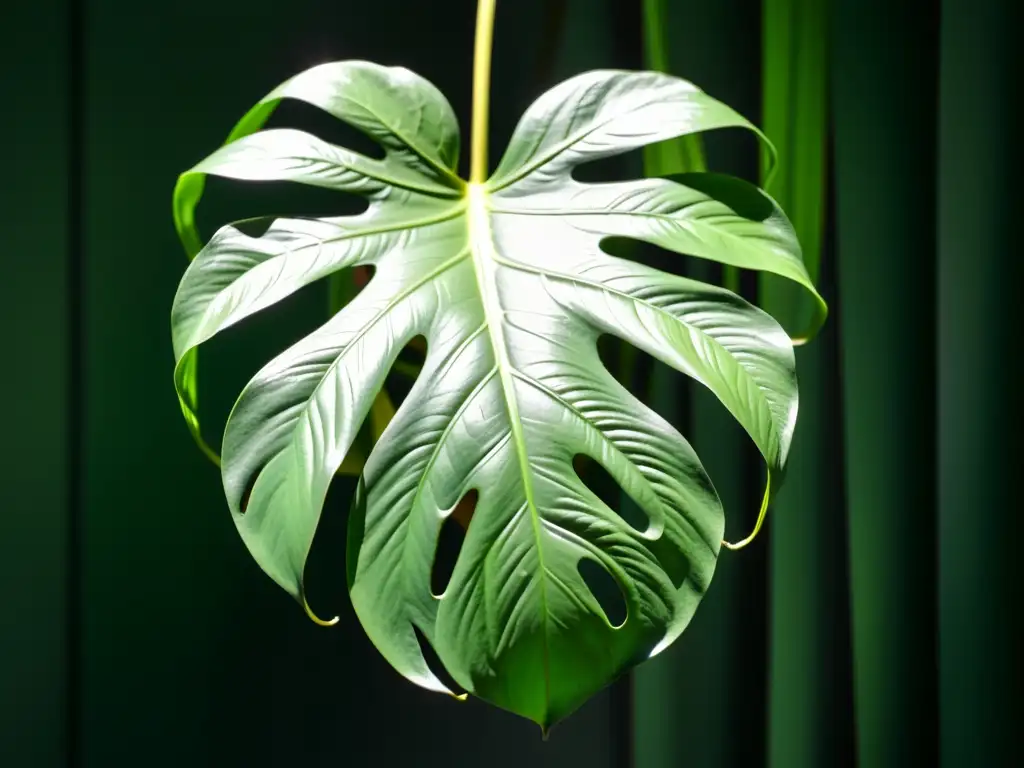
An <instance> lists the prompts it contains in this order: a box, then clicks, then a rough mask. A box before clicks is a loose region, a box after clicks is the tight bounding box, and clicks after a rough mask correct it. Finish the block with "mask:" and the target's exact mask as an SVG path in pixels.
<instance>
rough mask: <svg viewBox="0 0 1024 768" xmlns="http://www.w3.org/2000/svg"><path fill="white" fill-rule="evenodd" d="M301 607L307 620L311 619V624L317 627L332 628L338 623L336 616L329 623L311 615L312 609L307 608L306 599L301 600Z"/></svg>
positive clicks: (313, 614)
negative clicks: (307, 617)
mask: <svg viewBox="0 0 1024 768" xmlns="http://www.w3.org/2000/svg"><path fill="white" fill-rule="evenodd" d="M302 607H303V608H304V609H305V611H306V615H307V616H309V618H310V619H312V621H313V623H314V624H316V625H317V626H320V627H333V626H334V625H335V624H337V623H338V617H337V616H335V617H334V618H333V619H331V620H330V621H324V620H323V619H321V618H320V617H319V616H317V615H316V614H315V613H313V609H312V608H310V607H309V603H307V602H306V598H305V597H303V598H302Z"/></svg>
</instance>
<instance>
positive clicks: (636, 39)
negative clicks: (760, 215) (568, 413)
mask: <svg viewBox="0 0 1024 768" xmlns="http://www.w3.org/2000/svg"><path fill="white" fill-rule="evenodd" d="M610 19H611V23H612V28H613V30H614V32H613V38H612V45H613V47H612V59H613V62H611V63H609V66H614V67H620V68H623V69H640V68H642V67H643V61H644V49H643V44H644V35H643V14H642V8H641V4H640V3H639V2H635V3H634V2H629V3H627V2H613V3H612V4H611V13H610ZM630 171H632V172H634V173H636V174H637V175H640V174H641V173H642V168H641V167H640V165H639V163H637V164H636V167H635V168H634V167H631V168H630ZM636 394H637V395H638V396H640V397H641V399H645V396H646V395H647V393H644V392H637V393H636ZM624 503H625V500H624ZM609 705H610V706H609V715H610V717H611V722H610V723H609V726H610V728H611V731H610V732H611V735H612V750H613V752H612V761H611V763H612V766H614V768H632V766H633V765H634V757H633V755H634V741H635V736H636V734H635V729H634V725H633V721H634V714H633V710H634V702H633V672H632V671H630V672H628V673H626V674H625V675H623V676H622V677H621V678H620V679H619V680H617V681H616V682H615V683H613V684H612V687H611V690H610V699H609Z"/></svg>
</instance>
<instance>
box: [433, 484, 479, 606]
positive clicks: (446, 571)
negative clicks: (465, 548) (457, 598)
mask: <svg viewBox="0 0 1024 768" xmlns="http://www.w3.org/2000/svg"><path fill="white" fill-rule="evenodd" d="M479 499H480V493H479V492H478V491H477V490H476V489H475V488H474V489H473V490H471V491H469V492H468V493H467V494H466V495H465V496H463V497H462V498H461V499H459V503H458V504H456V505H455V509H454V510H453V511H452V513H451V514H450V515H448V516H447V517H446V518H445V519H444V522H443V523H442V524H441V531H440V533H439V534H438V536H437V549H436V550H435V551H434V564H433V567H432V568H431V570H430V592H431V593H432V594H433V595H434V597H440V596H441V595H443V594H444V591H445V590H446V589H448V583H449V582H450V581H451V579H452V574H453V573H454V572H455V563H456V562H458V559H459V553H460V552H461V551H462V545H463V543H464V542H465V541H466V531H468V530H469V523H470V521H472V519H473V513H474V512H475V511H476V505H477V501H479Z"/></svg>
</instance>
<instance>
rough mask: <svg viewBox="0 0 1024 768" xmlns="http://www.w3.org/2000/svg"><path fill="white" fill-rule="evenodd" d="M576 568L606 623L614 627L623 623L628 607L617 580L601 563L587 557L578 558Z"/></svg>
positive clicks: (627, 613)
mask: <svg viewBox="0 0 1024 768" xmlns="http://www.w3.org/2000/svg"><path fill="white" fill-rule="evenodd" d="M576 570H578V571H579V573H580V578H582V579H583V581H584V582H586V585H587V588H588V589H589V590H590V591H591V593H592V594H593V595H594V599H596V600H597V602H598V603H599V604H600V606H601V610H602V611H604V615H605V617H606V618H607V619H608V623H609V624H611V625H612V626H613V627H615V628H616V629H618V628H619V627H621V626H622V625H623V624H625V623H626V618H627V616H628V615H629V609H628V607H627V604H626V596H625V595H624V594H623V593H622V588H621V587H620V586H619V582H618V580H617V579H616V578H615V577H614V576H612V575H611V574H610V573H608V571H606V570H605V568H604V566H603V565H601V564H600V563H598V562H597V561H595V560H591V559H590V558H589V557H584V558H580V561H579V562H578V563H577V564H576Z"/></svg>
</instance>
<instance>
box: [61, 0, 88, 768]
mask: <svg viewBox="0 0 1024 768" xmlns="http://www.w3.org/2000/svg"><path fill="white" fill-rule="evenodd" d="M84 16H85V0H68V109H69V119H68V210H67V217H68V252H67V258H68V264H67V271H68V278H67V322H68V327H67V338H68V392H67V430H68V433H67V445H68V452H67V468H66V470H65V471H66V472H67V478H68V483H67V515H68V520H67V527H68V536H67V554H66V565H65V567H66V569H67V571H66V575H67V585H66V587H65V589H66V590H67V592H66V596H65V599H66V600H67V624H66V632H67V640H66V643H67V647H66V649H65V651H66V654H67V658H66V661H65V664H66V665H67V669H66V675H67V683H66V685H67V700H66V707H67V713H66V721H65V728H66V734H65V740H66V750H67V765H68V766H70V768H77V766H79V765H81V764H82V732H81V726H82V719H81V716H80V715H81V704H82V693H81V684H82V665H81V663H80V660H81V652H82V642H81V630H82V589H81V578H82V575H83V569H82V470H83V466H82V461H81V455H82V449H83V447H84V445H83V440H82V437H83V434H82V423H83V419H84V407H85V398H84V395H83V392H82V387H83V385H84V376H83V367H82V365H83V360H84V349H83V347H84V333H83V328H84V326H85V306H84V286H83V275H84V260H85V254H84V252H83V248H84V240H83V238H84V234H85V233H84V229H83V222H84V216H85V212H84V209H83V203H84V200H83V196H82V185H83V183H84V174H85V169H84V167H83V162H84V157H85V155H84V149H85V136H84V116H85V55H84V50H83V40H84V24H85V18H84Z"/></svg>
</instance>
